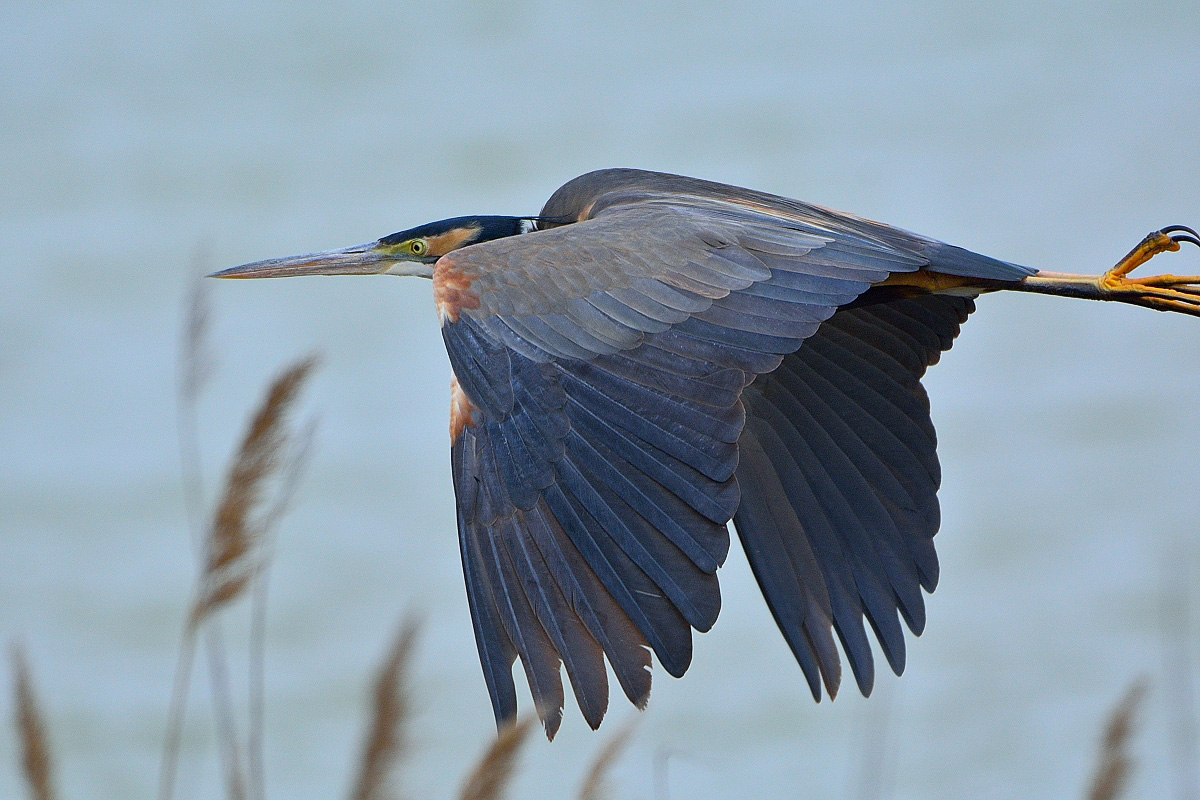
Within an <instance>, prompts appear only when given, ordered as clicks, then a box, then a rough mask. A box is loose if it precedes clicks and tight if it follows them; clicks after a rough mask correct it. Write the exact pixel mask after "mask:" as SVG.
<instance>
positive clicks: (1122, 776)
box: [1088, 680, 1146, 800]
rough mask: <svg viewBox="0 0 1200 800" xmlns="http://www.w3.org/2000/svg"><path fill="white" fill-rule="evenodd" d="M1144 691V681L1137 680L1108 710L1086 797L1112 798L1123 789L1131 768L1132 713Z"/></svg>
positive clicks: (1134, 712)
mask: <svg viewBox="0 0 1200 800" xmlns="http://www.w3.org/2000/svg"><path fill="white" fill-rule="evenodd" d="M1145 694H1146V681H1145V680H1137V681H1135V682H1134V683H1133V685H1132V686H1130V687H1129V689H1128V690H1127V691H1126V692H1125V696H1124V697H1123V698H1121V702H1120V703H1118V704H1117V707H1116V708H1114V709H1113V710H1112V713H1111V714H1109V717H1108V724H1107V725H1106V726H1105V728H1104V740H1103V742H1102V744H1101V749H1100V763H1099V764H1097V765H1096V771H1095V773H1093V775H1092V788H1091V790H1090V791H1089V792H1088V798H1089V800H1116V798H1118V797H1120V796H1121V795H1122V794H1123V793H1124V791H1125V786H1126V784H1127V783H1128V782H1129V776H1130V774H1131V773H1132V772H1133V759H1132V758H1131V757H1130V755H1129V739H1130V736H1131V735H1132V734H1133V723H1134V715H1135V714H1136V713H1137V711H1138V708H1140V707H1141V704H1142V698H1143V697H1144V696H1145Z"/></svg>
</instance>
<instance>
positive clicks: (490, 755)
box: [459, 717, 533, 800]
mask: <svg viewBox="0 0 1200 800" xmlns="http://www.w3.org/2000/svg"><path fill="white" fill-rule="evenodd" d="M532 727H533V718H532V717H526V718H525V719H522V720H519V721H517V722H514V723H512V724H509V725H505V726H504V727H503V728H501V729H500V732H499V734H497V736H496V741H494V742H492V746H491V747H489V748H488V750H487V752H486V753H484V755H483V758H482V759H480V761H479V763H478V764H477V765H476V766H475V769H474V770H473V771H472V772H471V776H470V777H469V778H467V782H466V784H465V785H464V786H463V790H462V794H461V795H459V797H460V798H461V800H500V798H502V797H504V790H505V789H507V788H508V784H509V781H511V780H512V776H513V771H514V770H515V768H516V762H517V754H518V753H519V752H520V749H521V745H523V744H524V743H525V740H526V739H528V738H529V731H530V730H532Z"/></svg>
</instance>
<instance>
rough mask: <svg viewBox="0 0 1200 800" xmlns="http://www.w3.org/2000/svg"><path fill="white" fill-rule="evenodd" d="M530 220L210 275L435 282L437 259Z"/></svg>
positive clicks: (451, 227)
mask: <svg viewBox="0 0 1200 800" xmlns="http://www.w3.org/2000/svg"><path fill="white" fill-rule="evenodd" d="M530 222H531V220H530V218H528V217H455V218H454V219H444V220H441V221H440V222H430V223H429V224H427V225H421V226H418V227H416V228H409V229H408V230H406V231H400V232H399V233H393V234H391V235H389V236H384V237H383V238H382V239H378V240H376V241H374V242H368V243H367V244H359V245H355V246H353V247H345V248H343V249H341V250H326V251H324V252H321V253H308V254H306V255H302V256H287V257H285V258H271V259H267V260H266V261H255V262H254V263H252V264H243V265H242V266H240V267H231V268H230V269H225V270H221V271H220V272H214V273H213V274H212V275H211V276H209V277H212V278H289V277H294V276H297V275H383V274H388V275H417V276H420V277H423V278H430V277H433V264H434V262H435V261H437V260H438V259H439V258H441V257H442V256H444V255H445V254H446V253H449V252H450V251H451V250H457V249H458V248H460V247H466V246H467V245H470V244H478V243H480V242H486V241H488V240H490V239H499V238H502V237H504V236H515V235H516V234H518V233H524V232H525V231H527V230H529V228H530Z"/></svg>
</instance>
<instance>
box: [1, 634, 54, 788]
mask: <svg viewBox="0 0 1200 800" xmlns="http://www.w3.org/2000/svg"><path fill="white" fill-rule="evenodd" d="M12 663H13V676H14V678H15V679H16V680H15V682H16V685H15V687H14V688H15V691H16V710H17V716H16V720H15V722H16V726H17V738H18V739H19V740H20V742H21V771H22V773H24V775H25V782H26V783H27V784H29V797H30V798H31V800H54V798H55V797H56V796H57V795H55V793H54V785H53V780H52V777H53V772H54V770H53V763H52V762H51V760H50V744H49V741H48V740H47V737H46V726H45V723H43V722H42V715H41V712H40V711H39V710H38V704H37V698H36V697H34V694H33V678H32V677H31V676H30V672H29V662H28V661H27V660H26V659H25V653H24V651H22V650H21V648H20V647H18V646H16V645H13V648H12Z"/></svg>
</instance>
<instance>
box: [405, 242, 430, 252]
mask: <svg viewBox="0 0 1200 800" xmlns="http://www.w3.org/2000/svg"><path fill="white" fill-rule="evenodd" d="M408 249H409V251H410V252H411V253H412V254H413V255H414V256H423V255H425V254H426V253H427V252H429V245H428V244H427V243H426V242H425V240H424V239H413V240H412V241H411V242H409V243H408Z"/></svg>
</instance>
